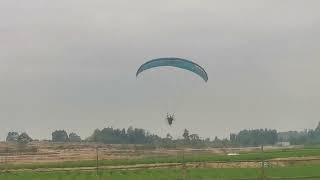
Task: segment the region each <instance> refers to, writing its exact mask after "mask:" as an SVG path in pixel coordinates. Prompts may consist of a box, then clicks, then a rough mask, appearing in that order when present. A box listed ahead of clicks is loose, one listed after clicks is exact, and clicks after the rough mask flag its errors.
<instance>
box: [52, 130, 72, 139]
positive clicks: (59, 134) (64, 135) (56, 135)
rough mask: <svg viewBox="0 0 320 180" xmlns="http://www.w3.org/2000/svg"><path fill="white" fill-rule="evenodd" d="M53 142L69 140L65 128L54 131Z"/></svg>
mask: <svg viewBox="0 0 320 180" xmlns="http://www.w3.org/2000/svg"><path fill="white" fill-rule="evenodd" d="M52 141H53V142H67V141H69V137H68V134H67V132H66V131H65V130H56V131H54V132H53V133H52Z"/></svg>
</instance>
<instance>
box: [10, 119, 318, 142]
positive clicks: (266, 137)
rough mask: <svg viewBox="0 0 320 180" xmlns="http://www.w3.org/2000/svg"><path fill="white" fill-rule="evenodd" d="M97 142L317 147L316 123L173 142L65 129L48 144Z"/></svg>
mask: <svg viewBox="0 0 320 180" xmlns="http://www.w3.org/2000/svg"><path fill="white" fill-rule="evenodd" d="M6 141H7V142H17V143H18V144H21V145H23V144H27V143H29V142H31V141H32V138H31V137H30V136H29V135H28V134H27V133H21V134H19V133H17V132H9V133H8V135H7V138H6ZM82 141H86V142H98V143H106V144H145V145H151V146H154V147H166V148H175V147H178V146H179V147H180V146H190V147H239V146H261V145H274V144H276V143H277V142H290V144H294V145H300V144H320V122H319V124H318V126H317V127H316V128H315V129H310V130H305V131H302V132H297V131H288V132H279V133H278V132H277V131H276V130H274V129H249V130H247V129H245V130H242V131H240V132H239V133H232V134H230V138H229V139H227V138H224V139H219V138H218V137H215V138H214V139H209V138H205V139H204V138H201V137H200V136H199V135H198V134H192V133H190V132H189V131H188V130H187V129H185V130H184V131H183V133H182V138H178V139H173V138H172V136H171V135H170V134H167V135H166V137H164V138H163V137H160V136H158V135H155V134H151V133H149V132H148V131H146V130H144V129H141V128H133V127H129V128H127V129H125V128H123V129H118V128H112V127H106V128H103V129H101V130H100V129H96V130H95V131H94V132H93V133H92V135H91V136H90V137H88V138H86V139H85V140H82V139H81V137H80V136H79V135H77V134H76V133H73V132H72V133H70V134H68V133H67V132H66V131H65V130H56V131H54V132H52V142H82Z"/></svg>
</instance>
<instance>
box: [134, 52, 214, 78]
mask: <svg viewBox="0 0 320 180" xmlns="http://www.w3.org/2000/svg"><path fill="white" fill-rule="evenodd" d="M161 66H171V67H176V68H180V69H184V70H188V71H191V72H193V73H195V74H197V75H198V76H200V77H201V78H202V79H203V80H204V81H205V82H207V81H208V75H207V72H206V71H205V70H204V68H203V67H201V66H200V65H198V64H196V63H194V62H192V61H190V60H187V59H182V58H175V57H168V58H158V59H153V60H151V61H148V62H146V63H144V64H142V65H141V66H140V68H139V69H138V71H137V73H136V76H138V75H139V74H140V73H142V72H143V71H145V70H147V69H151V68H155V67H161Z"/></svg>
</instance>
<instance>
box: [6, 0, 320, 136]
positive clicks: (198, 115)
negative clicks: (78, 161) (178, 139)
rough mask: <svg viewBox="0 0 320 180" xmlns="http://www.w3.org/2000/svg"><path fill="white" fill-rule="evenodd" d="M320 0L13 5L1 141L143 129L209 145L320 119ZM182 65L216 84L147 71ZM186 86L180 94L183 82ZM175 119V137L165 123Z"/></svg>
mask: <svg viewBox="0 0 320 180" xmlns="http://www.w3.org/2000/svg"><path fill="white" fill-rule="evenodd" d="M319 7H320V1H318V0H313V1H312V0H308V1H302V0H282V1H279V0H265V1H258V0H251V1H248V0H247V1H244V0H242V1H237V0H234V1H214V0H201V1H196V0H192V1H191V0H161V1H160V0H158V1H152V0H137V1H132V0H106V1H98V0H90V1H84V0H68V1H66V0H55V1H40V0H28V1H19V0H2V1H0V82H1V83H0V124H1V125H0V138H1V139H4V137H5V135H6V133H7V132H8V131H11V130H17V131H19V132H22V131H26V132H28V133H29V134H30V135H31V136H32V137H35V138H49V137H50V134H51V132H52V131H53V130H55V129H66V130H67V131H68V132H71V131H75V132H77V133H79V134H80V135H81V136H82V137H86V136H88V135H90V133H91V132H92V131H93V130H94V129H95V128H98V127H100V128H101V127H103V126H113V127H128V126H129V125H132V126H134V127H141V128H145V129H148V130H150V131H151V132H153V133H157V134H161V135H164V134H166V133H171V134H173V135H175V136H178V135H180V134H182V130H183V129H184V128H187V129H189V130H190V131H191V132H192V133H198V134H200V136H202V137H206V136H210V137H214V136H215V135H217V136H220V137H221V136H224V137H226V136H228V134H229V133H230V132H237V131H239V130H241V129H244V128H276V129H277V130H279V131H284V130H303V129H305V128H314V127H315V126H316V125H317V122H318V121H320V112H319V108H320V82H319V77H320V71H319V67H320V51H319V49H320V46H319V41H320V35H319V32H320V11H319ZM166 56H176V57H182V58H189V59H192V60H195V61H196V62H197V63H199V64H201V65H202V66H204V67H205V68H206V70H207V71H208V74H209V82H208V83H207V84H205V83H203V81H201V79H199V78H198V77H196V76H194V75H193V74H191V73H188V72H184V71H180V70H178V71H176V70H173V69H171V68H162V69H157V70H151V71H148V72H146V73H144V74H143V75H142V76H141V77H139V78H138V79H136V78H135V71H136V70H137V68H138V66H139V65H140V64H141V63H143V62H145V61H147V60H149V59H152V58H157V57H166ZM174 84H176V85H174ZM167 111H169V112H170V111H175V112H176V116H177V121H176V122H175V124H174V126H173V127H171V128H169V127H168V126H167V125H166V124H165V122H164V120H163V118H164V116H165V114H166V112H167Z"/></svg>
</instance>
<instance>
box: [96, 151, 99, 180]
mask: <svg viewBox="0 0 320 180" xmlns="http://www.w3.org/2000/svg"><path fill="white" fill-rule="evenodd" d="M96 177H97V180H99V148H98V146H96Z"/></svg>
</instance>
